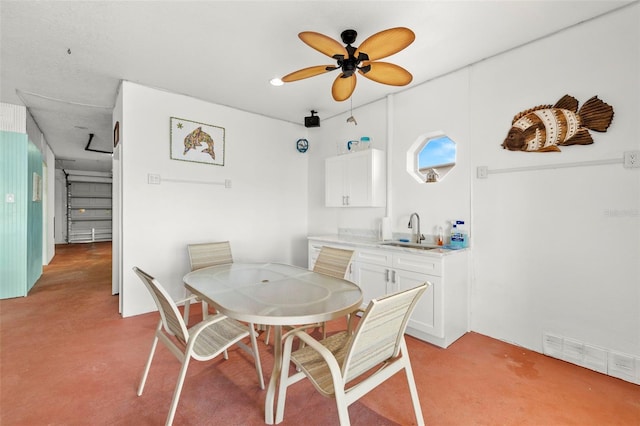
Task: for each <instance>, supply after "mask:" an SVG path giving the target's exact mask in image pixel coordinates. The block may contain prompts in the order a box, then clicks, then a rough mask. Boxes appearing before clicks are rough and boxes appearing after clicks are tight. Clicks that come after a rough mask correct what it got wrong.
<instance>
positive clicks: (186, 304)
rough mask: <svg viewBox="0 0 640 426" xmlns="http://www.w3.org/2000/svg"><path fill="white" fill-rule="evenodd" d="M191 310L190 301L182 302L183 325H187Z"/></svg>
mask: <svg viewBox="0 0 640 426" xmlns="http://www.w3.org/2000/svg"><path fill="white" fill-rule="evenodd" d="M190 310H191V300H187V301H186V302H184V315H183V317H184V323H185V324H186V325H189V311H190Z"/></svg>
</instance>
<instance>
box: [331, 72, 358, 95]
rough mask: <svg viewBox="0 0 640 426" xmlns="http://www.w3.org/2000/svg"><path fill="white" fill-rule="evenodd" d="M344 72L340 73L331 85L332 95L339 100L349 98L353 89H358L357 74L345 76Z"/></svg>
mask: <svg viewBox="0 0 640 426" xmlns="http://www.w3.org/2000/svg"><path fill="white" fill-rule="evenodd" d="M343 75H344V74H342V73H341V74H340V75H339V76H338V77H337V78H336V79H335V81H334V82H333V86H332V87H331V95H332V96H333V99H335V100H336V101H338V102H341V101H346V100H347V99H349V97H350V96H351V94H352V93H353V91H354V90H355V89H356V75H355V74H351V75H350V76H349V77H346V78H343V77H342V76H343Z"/></svg>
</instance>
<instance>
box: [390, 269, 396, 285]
mask: <svg viewBox="0 0 640 426" xmlns="http://www.w3.org/2000/svg"><path fill="white" fill-rule="evenodd" d="M391 282H392V283H394V284H395V283H396V271H391Z"/></svg>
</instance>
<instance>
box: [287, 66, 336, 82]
mask: <svg viewBox="0 0 640 426" xmlns="http://www.w3.org/2000/svg"><path fill="white" fill-rule="evenodd" d="M335 69H337V67H336V66H333V65H316V66H315V67H308V68H303V69H301V70H298V71H294V72H292V73H290V74H287V75H285V76H284V77H282V79H281V80H282V81H284V82H285V83H290V82H292V81H296V80H302V79H304V78H309V77H314V76H316V75H320V74H324V73H325V72H329V71H333V70H335Z"/></svg>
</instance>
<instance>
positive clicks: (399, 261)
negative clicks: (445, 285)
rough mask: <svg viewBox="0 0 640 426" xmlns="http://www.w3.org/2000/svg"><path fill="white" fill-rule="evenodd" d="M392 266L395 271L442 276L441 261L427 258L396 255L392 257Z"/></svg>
mask: <svg viewBox="0 0 640 426" xmlns="http://www.w3.org/2000/svg"><path fill="white" fill-rule="evenodd" d="M392 266H393V267H394V268H397V269H404V270H408V271H415V272H421V273H424V274H429V275H436V276H438V277H439V276H442V261H441V260H440V259H433V258H430V257H427V256H420V255H411V254H396V255H394V256H393V264H392Z"/></svg>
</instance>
